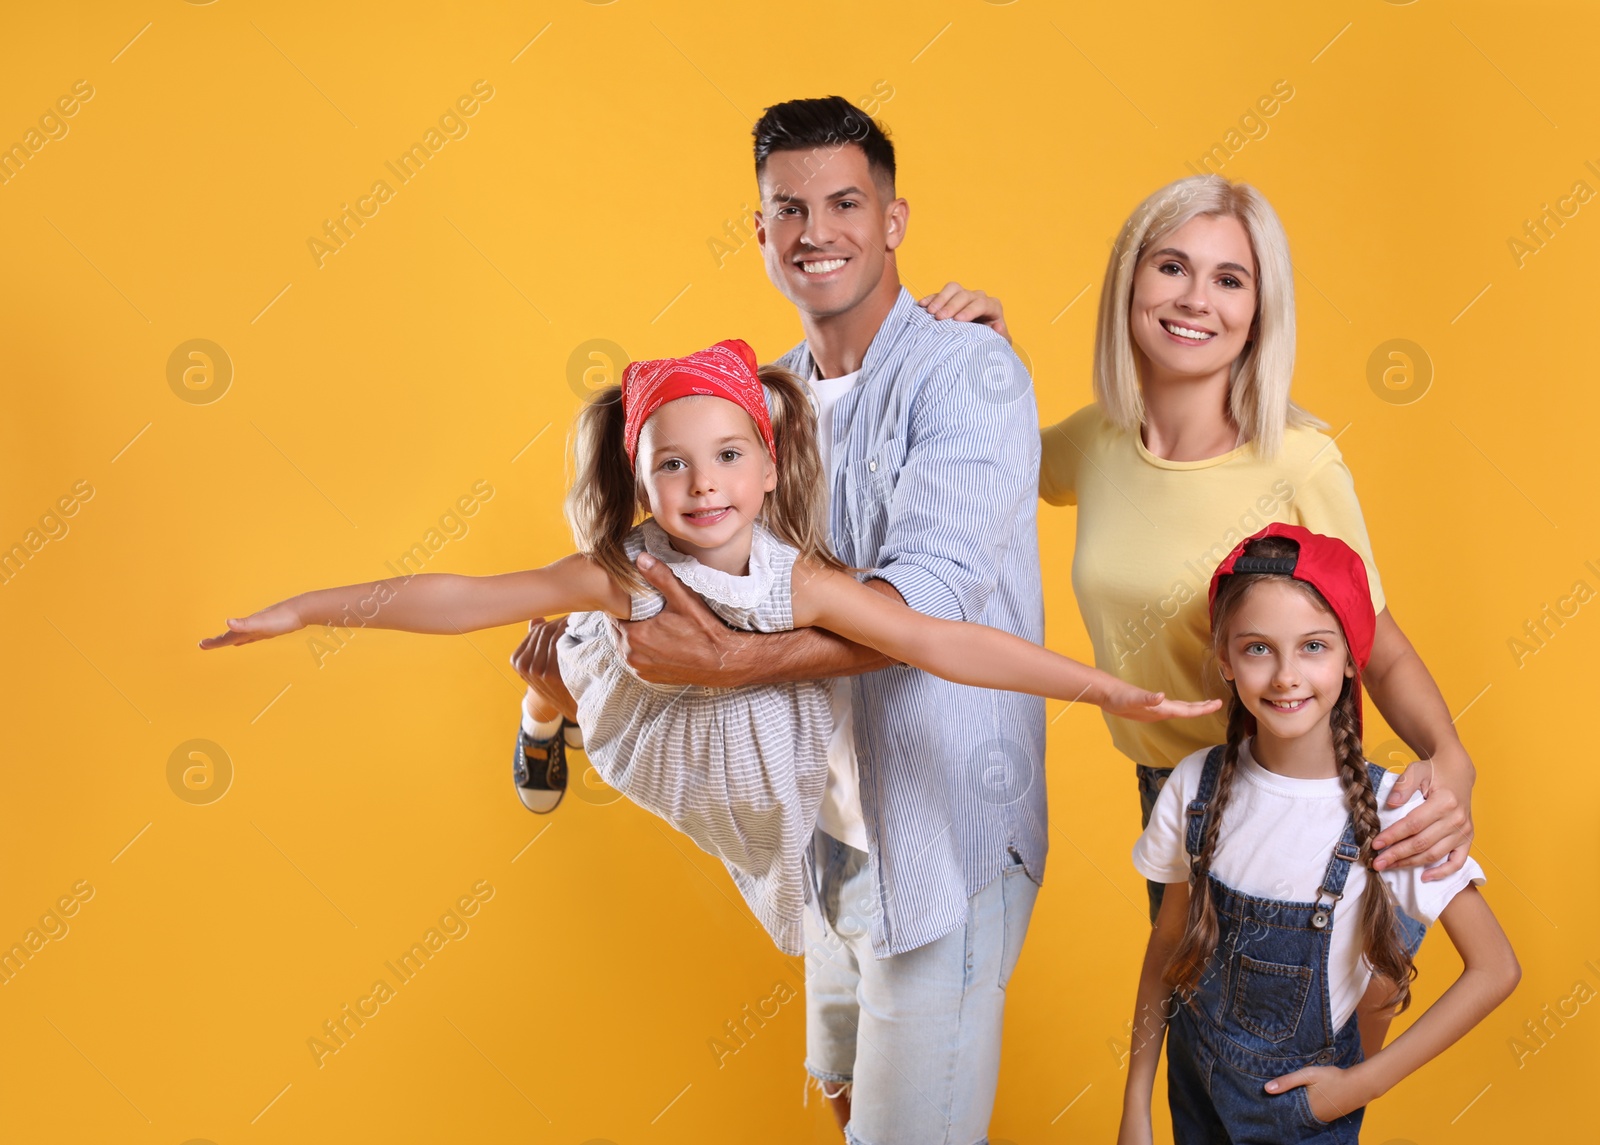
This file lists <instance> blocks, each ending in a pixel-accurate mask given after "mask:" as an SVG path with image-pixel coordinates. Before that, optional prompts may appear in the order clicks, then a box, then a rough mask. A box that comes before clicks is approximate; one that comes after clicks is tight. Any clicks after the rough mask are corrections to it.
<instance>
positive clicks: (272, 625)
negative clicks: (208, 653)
mask: <svg viewBox="0 0 1600 1145" xmlns="http://www.w3.org/2000/svg"><path fill="white" fill-rule="evenodd" d="M305 626H306V625H305V621H303V620H301V619H300V613H299V610H298V609H297V608H296V606H295V598H294V597H290V598H289V599H288V600H280V601H279V602H278V603H277V604H273V605H268V606H267V607H266V608H263V609H262V610H261V611H260V612H252V613H251V614H250V615H249V616H246V617H244V618H243V619H237V618H234V617H231V616H230V617H229V618H228V631H226V632H224V633H221V634H220V635H217V636H207V637H206V638H205V639H204V640H202V641H200V647H201V648H205V649H208V650H209V649H212V648H224V647H226V646H228V645H229V644H251V643H254V642H255V641H257V640H266V639H268V638H269V637H273V636H282V635H284V634H285V633H288V632H295V631H298V630H299V629H301V628H304V627H305Z"/></svg>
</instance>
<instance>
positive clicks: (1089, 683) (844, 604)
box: [793, 564, 1222, 722]
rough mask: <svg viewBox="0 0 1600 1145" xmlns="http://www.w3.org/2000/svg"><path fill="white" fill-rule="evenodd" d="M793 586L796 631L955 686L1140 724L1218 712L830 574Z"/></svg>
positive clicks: (808, 570) (809, 576)
mask: <svg viewBox="0 0 1600 1145" xmlns="http://www.w3.org/2000/svg"><path fill="white" fill-rule="evenodd" d="M793 585H794V589H793V592H794V623H795V627H797V628H798V627H802V626H805V627H812V626H814V627H817V628H826V629H827V630H828V631H829V632H833V633H836V634H837V635H839V636H843V637H845V638H846V639H848V640H853V641H855V642H856V643H857V644H865V645H867V646H868V647H870V648H876V649H877V650H878V651H879V652H882V653H883V654H884V655H886V656H892V657H893V658H894V659H896V660H899V661H902V662H903V663H906V664H910V665H911V666H912V667H914V668H921V669H922V670H923V671H925V672H932V673H933V674H934V675H935V676H942V677H943V678H944V679H946V680H952V681H954V682H955V683H957V684H972V685H974V686H976V687H980V688H995V689H998V690H1000V691H1006V692H1026V693H1028V694H1029V695H1034V696H1052V697H1054V698H1056V699H1059V700H1082V701H1084V702H1085V703H1090V704H1098V705H1099V706H1100V707H1102V708H1104V709H1105V710H1106V711H1108V712H1111V713H1113V714H1114V715H1119V716H1122V717H1123V718H1125V719H1131V720H1141V721H1145V722H1149V721H1152V720H1166V719H1172V718H1173V717H1184V716H1203V715H1205V714H1207V713H1208V712H1214V711H1216V710H1217V709H1218V708H1220V707H1221V706H1222V701H1221V700H1207V701H1205V702H1204V703H1189V702H1185V701H1182V700H1168V699H1166V698H1165V697H1164V695H1163V693H1160V692H1149V691H1146V690H1145V689H1143V688H1136V687H1134V686H1133V685H1132V684H1126V683H1124V682H1123V681H1121V680H1119V679H1117V678H1116V677H1115V676H1112V675H1110V674H1109V673H1106V672H1102V671H1100V669H1098V668H1091V667H1090V666H1089V665H1087V664H1080V663H1079V662H1078V661H1076V660H1070V659H1068V658H1067V657H1065V656H1060V655H1057V654H1056V653H1054V652H1051V651H1050V650H1048V649H1046V648H1041V647H1039V645H1037V644H1034V643H1032V642H1030V641H1027V640H1024V639H1022V638H1021V637H1020V636H1013V635H1012V634H1011V633H1009V632H1002V631H1001V630H1000V629H998V628H990V627H989V626H988V625H986V624H966V623H962V622H960V621H954V620H939V619H937V618H935V617H932V616H926V615H924V614H923V613H920V612H918V611H916V610H915V609H913V608H909V607H907V606H906V605H904V604H902V603H900V602H899V601H896V600H891V599H890V598H889V597H887V596H885V595H884V594H882V593H878V592H874V591H872V590H871V589H870V588H868V587H867V586H866V585H864V584H862V583H860V582H859V581H857V580H856V579H855V578H854V577H852V576H850V575H849V574H847V573H842V572H836V571H834V570H833V569H825V568H819V567H817V566H814V565H804V564H796V566H795V569H794V577H793Z"/></svg>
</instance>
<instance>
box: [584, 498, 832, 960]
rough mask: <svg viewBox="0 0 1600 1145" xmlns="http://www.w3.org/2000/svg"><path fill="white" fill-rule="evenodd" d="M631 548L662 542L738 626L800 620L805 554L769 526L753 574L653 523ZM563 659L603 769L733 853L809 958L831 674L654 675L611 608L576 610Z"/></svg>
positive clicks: (725, 853) (744, 888)
mask: <svg viewBox="0 0 1600 1145" xmlns="http://www.w3.org/2000/svg"><path fill="white" fill-rule="evenodd" d="M625 549H626V552H627V555H628V558H629V559H630V560H632V559H635V558H637V557H638V555H639V553H640V552H641V551H646V550H647V551H649V552H650V553H651V554H652V555H654V556H655V557H656V558H657V559H658V560H660V561H662V562H663V563H665V564H666V565H667V567H668V568H670V569H671V570H672V571H673V573H674V574H676V575H677V577H678V579H679V580H680V581H682V582H683V584H684V585H686V586H687V587H688V588H689V589H691V590H692V591H694V592H695V593H697V594H699V595H700V597H701V598H702V599H704V601H705V602H706V604H707V605H708V606H709V607H710V608H711V610H712V611H713V612H715V613H716V614H717V616H719V617H720V618H721V619H722V620H723V621H724V622H725V623H727V624H728V625H729V626H731V627H733V628H739V629H743V630H745V631H747V632H786V631H788V630H790V629H792V628H793V627H794V610H793V601H792V597H791V587H790V574H791V573H792V571H793V569H794V562H795V558H796V556H797V555H798V553H797V552H796V550H795V549H794V548H793V547H791V546H789V545H787V544H785V543H784V542H782V541H780V540H779V539H778V538H777V537H775V536H773V534H772V533H771V532H770V531H768V530H767V529H766V528H765V527H764V526H762V525H761V524H760V522H757V523H756V524H755V526H754V533H753V535H752V537H751V546H750V568H749V572H748V574H747V575H745V576H732V575H730V574H728V573H724V572H721V571H719V570H717V569H713V568H708V567H707V566H705V565H703V564H701V563H700V562H699V561H697V560H696V559H695V558H693V557H691V556H688V555H686V554H684V553H680V552H678V551H677V550H675V549H673V548H672V547H671V545H670V544H669V543H668V540H667V534H666V532H665V531H664V530H663V529H662V528H661V527H660V526H659V525H657V524H656V523H655V521H653V520H647V521H645V522H644V523H643V524H641V525H639V526H637V527H636V528H635V529H634V530H633V531H632V532H631V533H630V534H629V536H628V538H627V541H626V543H625ZM662 605H663V599H662V597H661V596H660V594H658V593H655V592H650V593H648V594H640V595H635V596H634V597H633V606H632V616H631V619H633V620H645V619H647V618H649V617H651V616H654V615H655V614H656V613H658V612H660V611H661V608H662ZM557 656H558V658H559V661H560V665H561V678H562V680H563V681H564V682H565V683H566V685H567V688H568V690H569V691H571V692H572V695H573V697H574V698H575V699H576V700H577V702H578V723H579V724H580V725H582V727H583V737H584V748H585V751H586V753H587V754H588V757H589V762H590V763H591V764H592V765H593V766H594V768H595V770H596V771H598V772H599V773H600V777H601V778H602V779H604V780H605V781H606V783H608V784H609V785H611V786H612V787H613V788H615V789H616V790H618V791H620V792H621V793H622V794H623V795H626V796H627V797H628V798H629V799H631V800H633V801H634V802H635V803H637V804H639V806H641V807H643V808H644V809H645V810H647V811H651V812H654V813H655V814H656V815H659V816H660V817H661V818H663V819H665V820H666V821H667V822H668V823H670V824H672V826H674V827H676V828H677V829H678V830H679V831H682V832H683V833H684V834H685V835H687V836H689V838H691V839H693V840H694V841H695V843H697V844H698V845H699V846H700V847H701V849H703V850H704V851H706V852H707V853H709V854H712V855H715V856H716V857H717V858H719V859H721V860H722V861H723V863H724V864H725V865H726V866H727V868H728V873H729V874H730V875H731V876H732V877H733V882H734V885H735V886H737V887H738V888H739V893H740V894H741V895H743V896H744V900H745V902H746V903H748V904H749V906H750V909H751V910H752V911H753V912H754V913H755V916H756V918H757V919H758V920H760V922H761V925H762V926H763V927H765V928H766V930H767V933H768V934H770V935H771V936H772V940H773V941H774V942H775V943H777V945H778V947H779V949H781V950H783V952H784V953H786V954H799V953H801V952H802V949H803V946H804V938H803V926H802V921H801V920H802V916H803V912H804V911H805V907H806V902H807V901H808V900H807V893H806V888H807V885H808V879H807V877H806V875H805V866H804V861H805V856H806V852H807V848H808V847H809V845H810V842H811V836H812V831H813V829H814V828H815V826H816V821H817V811H818V808H819V807H820V805H821V802H822V793H823V789H824V787H825V786H826V784H827V778H828V739H829V736H830V735H831V733H832V728H833V715H832V708H831V695H832V687H831V681H828V680H814V681H806V682H803V683H797V684H771V685H752V686H747V687H739V688H705V687H699V686H684V685H676V684H673V685H667V684H652V683H648V682H646V681H644V680H641V679H639V677H638V676H636V675H634V673H633V672H632V670H631V669H629V668H628V666H627V663H626V661H624V660H623V658H622V656H621V655H620V654H619V653H618V651H617V646H616V643H615V641H614V639H613V638H612V634H611V626H610V623H609V617H607V615H606V614H605V613H602V612H578V613H573V614H572V616H571V617H569V618H568V621H567V630H566V634H565V635H564V636H562V637H561V640H560V643H559V645H558V647H557Z"/></svg>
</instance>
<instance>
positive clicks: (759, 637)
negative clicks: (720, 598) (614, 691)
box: [617, 553, 900, 688]
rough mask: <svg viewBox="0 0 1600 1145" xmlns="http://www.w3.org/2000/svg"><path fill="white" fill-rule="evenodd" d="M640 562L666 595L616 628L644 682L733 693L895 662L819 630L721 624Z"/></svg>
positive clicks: (656, 568)
mask: <svg viewBox="0 0 1600 1145" xmlns="http://www.w3.org/2000/svg"><path fill="white" fill-rule="evenodd" d="M638 565H639V572H640V574H641V575H642V576H643V577H644V578H645V579H646V580H647V581H649V582H650V583H651V584H652V585H654V586H655V588H656V589H657V590H658V591H660V592H661V594H662V595H663V596H665V597H666V605H665V607H664V608H663V609H662V610H661V612H660V613H658V614H657V615H656V616H654V617H651V618H650V619H649V620H640V621H636V622H633V623H624V624H618V625H617V628H618V630H619V635H618V638H617V645H618V648H619V649H620V650H621V652H622V654H623V656H624V657H626V659H627V661H628V665H629V666H630V667H631V668H632V669H633V670H634V671H635V672H637V673H638V674H639V676H640V678H641V679H644V680H649V681H650V682H652V683H655V684H699V685H703V686H706V687H713V688H731V687H737V686H739V685H742V684H786V683H791V682H794V681H799V680H818V679H824V678H827V677H830V676H855V675H858V674H860V673H862V672H873V671H876V670H877V669H879V668H887V667H888V666H889V665H890V664H893V663H894V661H893V660H891V659H889V658H888V657H887V656H885V655H883V654H882V653H881V652H878V651H877V650H876V649H873V648H864V647H862V646H861V645H859V644H853V643H851V642H850V641H849V640H846V639H844V638H843V637H840V636H835V635H834V634H833V633H831V632H825V631H823V630H821V629H817V628H797V629H796V630H795V631H793V632H773V633H759V632H757V633H751V632H739V631H737V630H735V629H732V628H729V627H728V626H727V625H726V624H724V623H722V621H721V620H719V619H718V618H717V615H716V614H715V613H714V612H712V611H711V610H710V609H709V608H707V607H706V605H705V602H704V601H702V600H701V599H700V598H699V597H698V596H696V595H695V594H694V593H692V592H690V591H689V590H688V589H687V588H685V587H684V586H683V584H682V582H680V581H679V580H678V578H677V577H676V576H674V575H673V573H672V570H671V569H669V568H667V566H666V565H664V564H662V563H661V562H660V561H658V560H656V559H655V558H654V557H652V556H650V554H648V553H644V554H641V555H640V557H639V561H638ZM869 587H870V588H871V589H872V590H873V591H874V592H879V593H883V594H884V595H886V596H889V597H890V598H892V599H894V600H896V601H898V600H900V594H899V593H898V592H896V591H895V589H894V586H893V585H890V584H887V583H884V582H882V581H873V582H871V584H870V586H869Z"/></svg>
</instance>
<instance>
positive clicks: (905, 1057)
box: [806, 831, 1039, 1145]
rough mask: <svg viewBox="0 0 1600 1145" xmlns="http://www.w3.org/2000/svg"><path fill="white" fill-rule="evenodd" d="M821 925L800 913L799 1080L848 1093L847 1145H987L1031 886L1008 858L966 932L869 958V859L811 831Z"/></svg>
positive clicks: (976, 902) (975, 900) (980, 897)
mask: <svg viewBox="0 0 1600 1145" xmlns="http://www.w3.org/2000/svg"><path fill="white" fill-rule="evenodd" d="M816 848H817V849H816V861H817V871H818V878H819V881H820V883H821V886H822V892H823V893H822V903H821V905H822V908H823V911H824V912H825V914H826V916H827V923H826V925H824V924H823V923H822V922H820V921H819V920H818V919H817V918H816V913H815V911H813V910H807V912H806V1070H807V1072H808V1073H809V1074H810V1075H811V1076H812V1077H813V1078H815V1079H816V1080H817V1081H819V1082H821V1083H823V1092H824V1093H825V1094H826V1095H828V1096H833V1095H835V1094H837V1093H839V1092H841V1091H842V1090H844V1089H845V1088H846V1087H848V1091H849V1093H850V1099H851V1109H850V1124H849V1125H847V1126H846V1127H845V1139H846V1140H847V1141H848V1142H850V1145H900V1143H905V1145H984V1143H985V1142H987V1140H988V1132H989V1115H990V1114H991V1113H992V1112H993V1110H994V1096H995V1087H996V1085H997V1083H998V1081H999V1076H1000V1032H1001V1021H1002V1018H1003V1015H1004V1009H1005V999H1006V984H1007V983H1008V982H1009V981H1010V979H1011V974H1012V971H1013V970H1014V969H1015V968H1016V965H1017V957H1018V955H1019V954H1020V952H1021V950H1022V940H1023V937H1024V936H1025V935H1026V934H1027V931H1028V920H1029V919H1030V918H1031V917H1032V914H1033V904H1034V899H1035V897H1036V896H1037V895H1038V893H1039V888H1038V885H1037V884H1035V883H1034V881H1033V880H1032V879H1031V878H1030V877H1029V876H1028V873H1027V871H1026V870H1025V869H1024V868H1023V866H1022V861H1021V859H1020V858H1018V856H1017V855H1016V853H1015V852H1008V853H1007V855H1006V864H1005V866H1004V868H1003V870H1002V871H1001V873H1000V875H999V876H998V877H997V878H996V879H995V880H994V881H993V882H991V883H990V884H989V885H988V886H987V887H984V888H983V889H982V890H981V891H979V892H978V893H977V894H975V895H973V896H972V897H971V898H970V899H968V900H967V918H966V922H965V923H964V924H963V925H961V926H958V927H957V928H956V929H955V930H953V931H951V932H950V933H949V934H947V935H945V936H944V937H943V938H940V939H936V940H935V941H933V942H930V943H928V944H927V945H926V946H920V947H918V948H917V949H915V950H908V951H906V952H905V953H903V954H896V955H894V956H892V957H890V958H885V959H881V960H880V959H878V958H876V957H874V955H873V951H872V942H871V939H870V937H869V935H868V922H867V920H868V919H869V918H870V917H871V911H872V905H873V902H874V899H875V889H874V887H873V885H872V880H871V878H870V870H869V868H868V866H867V862H866V860H867V856H866V853H865V852H862V851H857V850H856V849H855V848H853V847H850V846H847V845H846V844H844V843H841V842H839V841H838V840H837V839H834V838H832V837H831V836H829V835H827V834H825V833H823V832H821V831H818V832H817V834H816Z"/></svg>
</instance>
